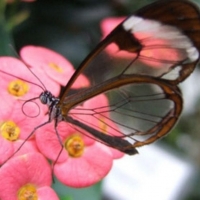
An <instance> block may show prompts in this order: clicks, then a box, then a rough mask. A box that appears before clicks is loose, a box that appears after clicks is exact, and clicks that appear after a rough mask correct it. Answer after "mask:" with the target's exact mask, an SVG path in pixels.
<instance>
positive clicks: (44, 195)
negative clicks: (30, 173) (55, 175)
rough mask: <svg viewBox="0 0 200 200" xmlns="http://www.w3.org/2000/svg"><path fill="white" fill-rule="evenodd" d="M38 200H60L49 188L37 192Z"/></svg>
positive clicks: (42, 188) (45, 187)
mask: <svg viewBox="0 0 200 200" xmlns="http://www.w3.org/2000/svg"><path fill="white" fill-rule="evenodd" d="M37 194H38V198H39V199H41V200H59V198H58V196H57V194H56V193H55V191H54V190H53V189H52V188H50V187H48V186H44V187H41V188H39V189H38V190H37Z"/></svg>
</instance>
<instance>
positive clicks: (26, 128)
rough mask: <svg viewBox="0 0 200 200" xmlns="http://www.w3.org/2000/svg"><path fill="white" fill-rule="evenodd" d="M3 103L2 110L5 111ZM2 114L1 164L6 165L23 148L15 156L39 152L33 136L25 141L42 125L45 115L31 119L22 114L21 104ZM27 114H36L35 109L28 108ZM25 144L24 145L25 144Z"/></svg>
mask: <svg viewBox="0 0 200 200" xmlns="http://www.w3.org/2000/svg"><path fill="white" fill-rule="evenodd" d="M4 109H5V108H4V105H3V102H2V104H1V105H0V110H4ZM4 111H5V112H0V144H1V145H0V147H1V148H0V155H1V156H0V163H1V164H2V163H4V162H5V161H6V160H7V159H9V158H10V157H11V156H14V153H15V152H16V151H18V150H19V147H20V146H21V145H22V146H21V147H22V148H21V149H20V150H19V151H18V152H17V154H15V155H22V154H24V153H26V152H27V151H28V152H31V151H34V152H35V151H38V149H37V146H36V144H35V141H33V136H31V137H30V138H29V140H27V141H26V142H25V143H24V141H25V140H26V139H27V138H28V137H29V136H30V133H31V132H32V131H33V129H34V128H35V127H36V126H37V125H39V124H40V122H41V120H42V119H43V118H44V114H42V113H41V114H40V115H39V116H37V117H36V118H29V117H27V116H25V115H24V113H22V108H21V105H20V104H16V103H15V104H14V105H13V106H12V109H6V110H4ZM26 111H27V113H31V114H34V112H35V108H34V107H33V106H32V105H27V106H26ZM23 143H24V144H23Z"/></svg>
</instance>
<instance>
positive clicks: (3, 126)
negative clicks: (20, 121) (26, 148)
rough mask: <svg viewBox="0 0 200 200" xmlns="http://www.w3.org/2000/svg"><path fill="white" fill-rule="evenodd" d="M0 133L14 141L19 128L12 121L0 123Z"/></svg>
mask: <svg viewBox="0 0 200 200" xmlns="http://www.w3.org/2000/svg"><path fill="white" fill-rule="evenodd" d="M0 134H1V135H2V137H3V138H5V139H7V140H9V141H15V140H17V139H18V138H19V135H20V128H19V127H18V126H17V125H16V124H15V123H14V122H13V121H5V122H2V123H0Z"/></svg>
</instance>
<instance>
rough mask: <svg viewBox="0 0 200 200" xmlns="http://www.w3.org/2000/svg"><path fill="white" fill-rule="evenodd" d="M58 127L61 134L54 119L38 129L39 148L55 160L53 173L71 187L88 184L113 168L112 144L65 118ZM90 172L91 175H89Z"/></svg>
mask: <svg viewBox="0 0 200 200" xmlns="http://www.w3.org/2000/svg"><path fill="white" fill-rule="evenodd" d="M57 130H58V134H59V136H58V135H57V134H56V133H55V130H54V126H53V124H52V123H51V124H48V125H47V126H44V127H42V128H41V129H40V130H38V131H37V133H36V142H37V145H38V148H39V149H40V151H41V152H42V153H43V154H44V155H45V156H46V157H47V158H49V159H51V160H53V161H54V162H55V165H54V173H55V175H56V177H57V178H58V179H59V180H60V181H61V182H62V183H64V184H65V185H68V186H70V187H87V186H90V185H92V184H95V183H96V182H98V181H100V180H101V179H102V178H103V177H104V176H105V175H106V174H107V173H108V172H109V171H110V169H111V166H112V160H113V158H112V153H111V151H110V150H109V148H107V147H105V146H104V145H102V144H99V143H98V142H96V141H94V140H93V139H90V138H89V137H88V136H86V135H84V134H82V133H81V132H79V131H78V129H77V130H76V129H74V128H72V127H71V125H69V124H68V123H66V122H60V123H59V125H58V128H57ZM58 137H59V138H60V142H62V144H60V142H59V139H58ZM61 145H63V147H64V148H63V150H62V146H61ZM61 150H62V152H61ZM95 152H96V153H95ZM102 160H104V161H103V162H102ZM88 170H89V171H88ZM87 173H88V174H90V176H87V177H86V176H85V174H87ZM73 176H74V178H73V179H72V177H73Z"/></svg>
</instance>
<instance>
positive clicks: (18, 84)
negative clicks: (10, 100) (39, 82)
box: [8, 80, 29, 97]
mask: <svg viewBox="0 0 200 200" xmlns="http://www.w3.org/2000/svg"><path fill="white" fill-rule="evenodd" d="M28 90H29V86H28V84H27V83H26V82H24V81H22V80H14V81H11V82H10V83H9V85H8V92H9V93H10V94H12V95H13V96H17V97H20V96H23V95H25V94H26V93H27V92H28Z"/></svg>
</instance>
